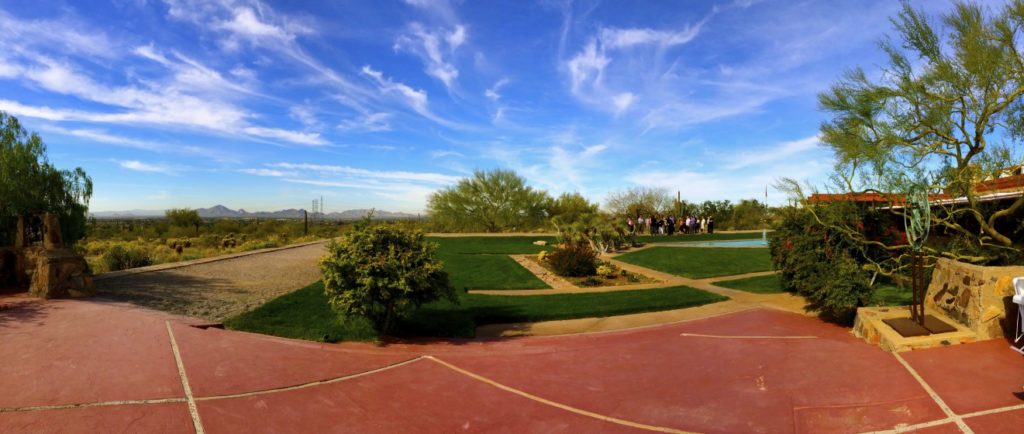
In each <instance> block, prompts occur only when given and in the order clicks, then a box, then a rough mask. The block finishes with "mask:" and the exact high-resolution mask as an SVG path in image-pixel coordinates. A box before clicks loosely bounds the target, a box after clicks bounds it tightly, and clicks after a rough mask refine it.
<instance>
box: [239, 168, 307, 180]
mask: <svg viewBox="0 0 1024 434" xmlns="http://www.w3.org/2000/svg"><path fill="white" fill-rule="evenodd" d="M238 171H239V172H241V173H247V174H249V175H256V176H268V177H272V178H282V177H296V176H298V173H296V172H293V171H284V170H274V169H266V168H248V169H238Z"/></svg>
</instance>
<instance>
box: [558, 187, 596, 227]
mask: <svg viewBox="0 0 1024 434" xmlns="http://www.w3.org/2000/svg"><path fill="white" fill-rule="evenodd" d="M547 214H548V218H550V219H552V220H557V221H560V222H576V221H579V220H581V219H584V218H586V217H587V216H593V215H597V214H598V206H597V204H596V203H590V201H588V200H587V198H585V197H583V195H581V194H579V193H575V192H574V193H562V195H561V196H558V198H556V199H554V200H552V201H551V203H550V204H549V205H548V210H547Z"/></svg>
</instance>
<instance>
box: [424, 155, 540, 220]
mask: <svg viewBox="0 0 1024 434" xmlns="http://www.w3.org/2000/svg"><path fill="white" fill-rule="evenodd" d="M549 201H550V199H549V197H548V194H547V193H546V192H544V191H542V190H534V189H533V188H532V187H528V186H527V185H526V180H524V179H523V178H521V177H520V176H519V175H516V173H515V172H514V171H511V170H492V171H489V172H484V171H476V172H474V173H473V176H472V177H470V178H464V179H462V180H460V181H459V182H458V184H456V185H454V186H452V187H449V188H445V189H442V190H439V191H436V192H434V193H433V194H431V195H430V198H429V199H428V202H427V213H428V214H429V215H430V219H431V221H432V223H433V224H434V225H436V226H437V227H438V228H439V229H441V230H446V231H486V232H502V231H513V230H517V231H523V230H531V229H536V228H539V227H541V226H543V224H544V211H545V207H546V206H547V205H548V203H549Z"/></svg>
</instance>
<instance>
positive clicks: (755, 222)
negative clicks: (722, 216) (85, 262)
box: [715, 199, 768, 230]
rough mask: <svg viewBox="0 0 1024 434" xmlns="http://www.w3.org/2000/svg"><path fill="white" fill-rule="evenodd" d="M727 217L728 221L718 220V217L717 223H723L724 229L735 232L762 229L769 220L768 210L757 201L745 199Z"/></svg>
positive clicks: (716, 218)
mask: <svg viewBox="0 0 1024 434" xmlns="http://www.w3.org/2000/svg"><path fill="white" fill-rule="evenodd" d="M727 217H728V219H727V220H718V217H717V216H716V217H715V222H716V223H717V222H719V221H721V222H722V223H721V224H722V225H723V226H722V227H726V228H729V229H735V230H742V229H761V228H762V227H764V224H765V222H766V221H767V219H768V208H767V207H766V206H765V204H763V203H761V202H758V201H757V200H755V199H743V200H741V201H740V203H738V204H736V205H735V206H733V207H732V212H731V213H730V215H729V216H727Z"/></svg>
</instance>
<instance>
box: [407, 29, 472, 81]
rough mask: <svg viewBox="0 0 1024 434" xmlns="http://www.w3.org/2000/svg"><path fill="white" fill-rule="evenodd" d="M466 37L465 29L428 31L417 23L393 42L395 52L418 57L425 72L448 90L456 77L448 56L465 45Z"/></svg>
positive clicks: (456, 72)
mask: <svg viewBox="0 0 1024 434" xmlns="http://www.w3.org/2000/svg"><path fill="white" fill-rule="evenodd" d="M466 37H467V36H466V27H465V26H463V25H461V24H459V25H456V26H455V27H454V28H452V29H434V30H427V29H426V28H425V27H424V26H423V25H422V24H420V23H412V24H410V25H409V28H408V29H407V30H406V32H404V33H402V34H401V35H399V36H398V39H397V40H395V44H394V49H395V50H396V51H406V52H409V53H412V54H414V55H416V56H417V57H419V58H420V59H421V60H422V61H423V63H424V66H425V67H426V70H425V71H424V72H426V73H427V75H430V76H431V77H434V78H436V79H438V80H440V81H441V82H442V83H444V85H445V87H447V88H449V89H451V88H452V86H454V84H455V80H456V79H457V78H458V77H459V69H458V68H456V67H455V65H454V64H453V62H452V60H451V56H452V55H453V54H454V53H455V50H456V49H458V48H459V46H461V45H462V44H463V43H465V42H466Z"/></svg>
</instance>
